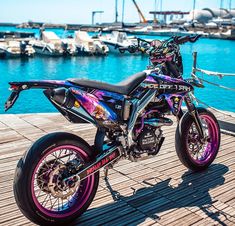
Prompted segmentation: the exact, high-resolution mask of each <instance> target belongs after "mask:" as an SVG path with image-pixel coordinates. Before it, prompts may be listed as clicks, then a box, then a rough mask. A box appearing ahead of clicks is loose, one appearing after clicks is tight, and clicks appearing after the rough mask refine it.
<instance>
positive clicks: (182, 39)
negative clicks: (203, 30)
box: [175, 35, 202, 45]
mask: <svg viewBox="0 0 235 226" xmlns="http://www.w3.org/2000/svg"><path fill="white" fill-rule="evenodd" d="M201 36H202V35H191V36H189V35H188V36H181V37H176V38H175V42H176V43H177V44H178V45H180V44H184V43H186V42H192V43H194V42H196V41H197V40H198V39H199V38H200V37H201Z"/></svg>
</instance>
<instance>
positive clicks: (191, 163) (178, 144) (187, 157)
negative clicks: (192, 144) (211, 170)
mask: <svg viewBox="0 0 235 226" xmlns="http://www.w3.org/2000/svg"><path fill="white" fill-rule="evenodd" d="M197 110H198V113H199V116H201V117H203V116H204V117H208V118H209V119H210V120H211V127H210V128H213V131H214V132H215V135H214V136H213V140H215V144H214V145H212V144H211V145H212V148H213V151H212V154H210V155H209V156H208V159H205V160H203V161H202V162H199V161H197V160H195V159H194V158H193V157H192V156H191V154H190V153H189V150H188V144H187V142H188V138H187V137H188V132H189V129H190V127H191V125H192V124H193V118H192V116H191V115H190V114H189V113H188V112H187V113H185V114H184V115H183V117H182V118H181V120H180V122H179V124H178V126H177V129H176V134H175V149H176V153H177V155H178V157H179V159H180V161H181V162H182V163H183V164H184V165H185V166H186V167H187V168H188V169H191V170H192V171H203V170H205V169H207V168H208V166H209V165H210V164H211V163H212V162H213V161H214V159H215V158H216V156H217V153H218V151H219V147H220V127H219V123H218V121H217V119H216V118H215V116H214V115H213V113H211V112H210V111H208V110H207V109H205V108H197ZM212 125H213V127H212Z"/></svg>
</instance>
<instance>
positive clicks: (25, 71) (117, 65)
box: [0, 27, 235, 113]
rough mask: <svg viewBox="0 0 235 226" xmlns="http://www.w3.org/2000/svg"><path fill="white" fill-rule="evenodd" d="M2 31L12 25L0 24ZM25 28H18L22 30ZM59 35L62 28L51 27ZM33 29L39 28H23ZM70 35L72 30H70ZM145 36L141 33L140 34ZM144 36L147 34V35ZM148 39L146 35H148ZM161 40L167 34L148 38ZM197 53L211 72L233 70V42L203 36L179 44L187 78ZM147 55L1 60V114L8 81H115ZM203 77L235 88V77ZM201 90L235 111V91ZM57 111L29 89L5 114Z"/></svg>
mask: <svg viewBox="0 0 235 226" xmlns="http://www.w3.org/2000/svg"><path fill="white" fill-rule="evenodd" d="M3 30H16V29H15V28H9V27H8V28H4V27H0V31H3ZM24 30H25V29H20V31H24ZM52 30H53V31H55V32H56V33H57V34H58V35H59V36H60V37H62V36H64V31H63V30H62V29H52ZM26 31H30V32H36V33H37V34H38V30H36V29H30V30H26ZM70 34H72V32H71V33H70ZM142 37H143V38H145V37H144V36H142ZM146 38H147V37H146ZM148 38H149V37H148ZM151 38H155V39H164V38H167V37H151ZM193 51H197V52H198V67H199V68H202V69H207V70H210V71H218V72H226V73H235V42H234V41H228V40H215V39H206V38H202V39H200V40H199V41H198V42H196V43H193V44H192V43H187V44H185V45H183V46H181V52H182V55H183V62H184V77H185V78H186V77H190V72H191V68H192V52H193ZM148 63H149V62H148V57H147V56H141V55H125V54H123V55H117V54H109V55H108V56H105V57H95V56H94V57H93V56H92V57H91V56H82V57H67V58H64V57H58V58H53V57H41V56H35V57H33V58H29V59H25V58H22V59H20V58H18V59H0V78H1V82H0V93H1V95H0V113H4V102H5V101H6V99H7V97H8V96H9V95H10V91H9V90H8V88H9V86H8V82H9V81H25V80H34V79H37V80H38V79H57V80H61V79H66V78H72V77H74V78H88V79H95V80H100V81H103V82H108V83H112V84H115V83H118V82H120V81H121V80H123V79H125V78H127V77H128V76H130V75H132V74H134V73H137V72H139V71H142V70H145V69H146V66H147V65H148ZM204 78H205V79H207V80H209V81H211V82H214V83H219V84H221V85H224V86H229V87H231V88H235V77H224V78H222V79H219V78H216V77H212V76H210V77H209V76H206V75H205V76H204ZM205 85H206V87H205V88H204V89H199V88H196V90H195V96H196V97H198V99H200V100H202V101H203V102H205V103H206V104H208V105H210V106H213V107H215V108H218V109H221V110H226V111H232V112H235V100H234V98H235V95H234V94H235V93H234V92H233V91H228V90H224V89H221V88H218V87H215V86H212V85H209V84H206V83H205ZM34 112H40V113H41V112H57V110H56V109H55V108H54V107H53V106H52V105H51V104H50V103H49V101H48V100H47V99H46V97H44V95H43V93H42V90H28V91H24V92H22V93H21V94H20V97H19V100H18V101H17V102H16V104H15V105H14V107H13V108H12V109H10V110H9V112H8V113H34Z"/></svg>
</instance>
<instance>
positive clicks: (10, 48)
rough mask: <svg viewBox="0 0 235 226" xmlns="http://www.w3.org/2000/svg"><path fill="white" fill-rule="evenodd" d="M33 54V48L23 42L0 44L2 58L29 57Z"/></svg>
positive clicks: (9, 41) (13, 41)
mask: <svg viewBox="0 0 235 226" xmlns="http://www.w3.org/2000/svg"><path fill="white" fill-rule="evenodd" d="M34 53H35V50H34V48H33V47H32V46H31V45H29V43H27V42H25V41H16V40H7V41H5V42H1V43H0V55H1V56H2V57H7V58H8V57H10V58H12V57H22V56H26V57H30V56H33V55H34Z"/></svg>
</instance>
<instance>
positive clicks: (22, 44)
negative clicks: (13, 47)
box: [20, 41, 27, 55]
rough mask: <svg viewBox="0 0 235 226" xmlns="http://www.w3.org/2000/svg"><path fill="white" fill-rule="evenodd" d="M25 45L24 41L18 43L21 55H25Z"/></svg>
mask: <svg viewBox="0 0 235 226" xmlns="http://www.w3.org/2000/svg"><path fill="white" fill-rule="evenodd" d="M26 48H27V43H26V42H25V41H21V42H20V51H21V54H23V55H24V54H26Z"/></svg>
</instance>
